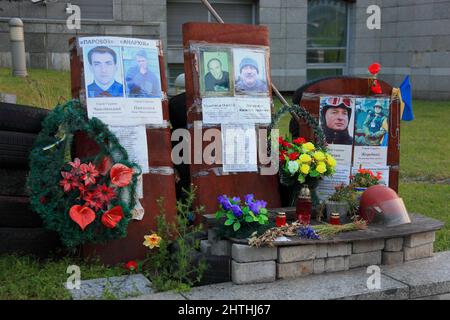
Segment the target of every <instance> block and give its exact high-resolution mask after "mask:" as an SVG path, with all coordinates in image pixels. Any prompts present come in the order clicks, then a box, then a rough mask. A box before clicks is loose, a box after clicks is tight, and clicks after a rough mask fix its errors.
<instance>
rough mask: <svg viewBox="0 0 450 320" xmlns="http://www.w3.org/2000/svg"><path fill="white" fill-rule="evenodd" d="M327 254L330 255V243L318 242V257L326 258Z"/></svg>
mask: <svg viewBox="0 0 450 320" xmlns="http://www.w3.org/2000/svg"><path fill="white" fill-rule="evenodd" d="M349 254H350V253H349ZM327 256H328V244H316V259H318V258H326V257H327Z"/></svg>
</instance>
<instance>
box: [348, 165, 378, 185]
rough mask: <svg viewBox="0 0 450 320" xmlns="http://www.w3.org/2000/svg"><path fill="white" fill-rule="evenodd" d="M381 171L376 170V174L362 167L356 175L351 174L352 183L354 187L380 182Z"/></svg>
mask: <svg viewBox="0 0 450 320" xmlns="http://www.w3.org/2000/svg"><path fill="white" fill-rule="evenodd" d="M381 178H382V177H381V172H376V175H375V174H374V173H373V172H372V171H371V170H368V169H363V168H360V169H358V172H357V173H356V174H355V175H354V176H350V180H351V182H350V185H351V186H352V187H354V188H368V187H371V186H375V185H377V184H379V183H380V180H381Z"/></svg>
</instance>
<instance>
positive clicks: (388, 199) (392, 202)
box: [359, 185, 411, 227]
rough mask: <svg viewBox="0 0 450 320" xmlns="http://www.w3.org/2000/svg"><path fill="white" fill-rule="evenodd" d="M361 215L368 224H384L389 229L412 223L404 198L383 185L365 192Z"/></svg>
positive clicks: (360, 210) (361, 202)
mask: <svg viewBox="0 0 450 320" xmlns="http://www.w3.org/2000/svg"><path fill="white" fill-rule="evenodd" d="M359 215H360V217H361V218H363V219H364V220H366V221H367V223H382V224H384V225H386V226H388V227H392V226H398V225H401V224H405V223H411V219H410V217H409V215H408V212H407V211H406V208H405V204H404V203H403V200H402V198H400V197H399V196H398V195H397V193H396V192H395V191H394V190H392V189H391V188H389V187H386V186H383V185H376V186H372V187H370V188H368V189H367V190H366V191H364V193H363V194H362V196H361V200H360V205H359Z"/></svg>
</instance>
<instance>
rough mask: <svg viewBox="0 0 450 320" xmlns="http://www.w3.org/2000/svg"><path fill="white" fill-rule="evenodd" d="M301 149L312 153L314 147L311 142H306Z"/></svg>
mask: <svg viewBox="0 0 450 320" xmlns="http://www.w3.org/2000/svg"><path fill="white" fill-rule="evenodd" d="M303 148H305V150H306V151H313V150H314V148H315V146H314V144H313V143H312V142H307V143H305V144H303Z"/></svg>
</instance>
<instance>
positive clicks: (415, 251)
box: [404, 243, 433, 261]
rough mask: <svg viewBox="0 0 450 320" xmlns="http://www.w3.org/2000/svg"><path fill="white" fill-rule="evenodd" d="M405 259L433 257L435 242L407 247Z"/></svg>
mask: <svg viewBox="0 0 450 320" xmlns="http://www.w3.org/2000/svg"><path fill="white" fill-rule="evenodd" d="M404 250H405V261H410V260H416V259H422V258H427V257H431V256H432V255H433V243H427V244H424V245H421V246H418V247H414V248H409V247H405V248H404Z"/></svg>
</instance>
